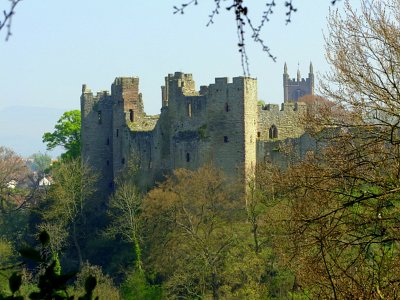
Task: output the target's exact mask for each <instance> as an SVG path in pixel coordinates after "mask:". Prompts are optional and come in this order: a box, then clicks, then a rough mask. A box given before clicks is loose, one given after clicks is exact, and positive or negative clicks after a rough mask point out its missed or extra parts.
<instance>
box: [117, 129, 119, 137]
mask: <svg viewBox="0 0 400 300" xmlns="http://www.w3.org/2000/svg"><path fill="white" fill-rule="evenodd" d="M118 136H119V130H118V129H117V137H118Z"/></svg>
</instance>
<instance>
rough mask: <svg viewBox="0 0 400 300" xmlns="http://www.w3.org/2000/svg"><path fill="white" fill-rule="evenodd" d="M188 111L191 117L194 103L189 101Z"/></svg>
mask: <svg viewBox="0 0 400 300" xmlns="http://www.w3.org/2000/svg"><path fill="white" fill-rule="evenodd" d="M187 109H188V111H187V113H188V116H189V117H190V118H191V117H192V103H188V107H187Z"/></svg>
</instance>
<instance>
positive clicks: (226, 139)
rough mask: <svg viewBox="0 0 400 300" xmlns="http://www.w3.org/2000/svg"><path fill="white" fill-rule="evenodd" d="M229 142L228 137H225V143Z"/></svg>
mask: <svg viewBox="0 0 400 300" xmlns="http://www.w3.org/2000/svg"><path fill="white" fill-rule="evenodd" d="M228 142H229V139H228V137H227V136H226V135H225V136H224V143H228Z"/></svg>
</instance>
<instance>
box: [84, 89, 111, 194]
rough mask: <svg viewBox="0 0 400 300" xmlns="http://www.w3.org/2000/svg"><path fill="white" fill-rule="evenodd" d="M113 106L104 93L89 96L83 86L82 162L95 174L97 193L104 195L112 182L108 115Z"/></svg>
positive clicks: (89, 91) (107, 95) (107, 94)
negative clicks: (97, 173)
mask: <svg viewBox="0 0 400 300" xmlns="http://www.w3.org/2000/svg"><path fill="white" fill-rule="evenodd" d="M112 109H113V102H112V99H111V96H110V94H109V93H108V92H107V91H102V92H98V93H97V94H96V95H93V93H92V91H91V90H90V89H89V88H88V87H87V85H86V84H84V85H82V95H81V122H82V125H81V143H82V145H81V147H82V148H81V149H82V150H81V155H82V161H84V162H85V163H87V164H88V165H89V166H90V167H91V168H92V169H93V170H94V171H96V172H99V173H100V174H101V176H100V177H99V178H98V182H97V187H96V189H97V191H98V192H99V193H101V194H103V195H108V194H109V193H110V192H111V190H112V181H113V164H112V162H113V153H112V152H113V148H112V123H113V121H112V117H113V113H112Z"/></svg>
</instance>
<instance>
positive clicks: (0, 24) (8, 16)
mask: <svg viewBox="0 0 400 300" xmlns="http://www.w3.org/2000/svg"><path fill="white" fill-rule="evenodd" d="M9 1H10V9H9V10H8V11H6V10H3V20H2V21H0V31H1V30H2V29H3V28H4V27H6V28H7V33H6V41H8V39H9V38H10V36H11V35H12V33H11V24H12V17H13V16H14V14H15V7H16V6H17V5H18V3H20V2H21V1H22V0H9Z"/></svg>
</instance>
